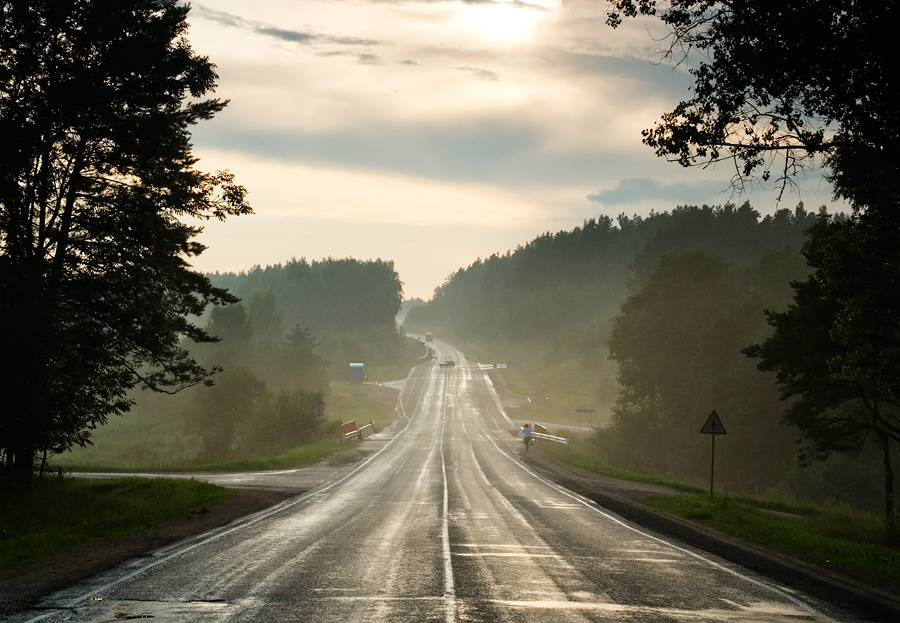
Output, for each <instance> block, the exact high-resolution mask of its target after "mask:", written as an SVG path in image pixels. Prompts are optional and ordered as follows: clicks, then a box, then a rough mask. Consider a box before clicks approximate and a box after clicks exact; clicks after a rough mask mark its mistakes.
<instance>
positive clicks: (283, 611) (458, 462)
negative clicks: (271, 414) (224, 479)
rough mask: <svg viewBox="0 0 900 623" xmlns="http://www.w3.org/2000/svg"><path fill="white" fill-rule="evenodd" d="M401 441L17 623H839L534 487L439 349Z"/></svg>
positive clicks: (489, 395)
mask: <svg viewBox="0 0 900 623" xmlns="http://www.w3.org/2000/svg"><path fill="white" fill-rule="evenodd" d="M435 348H436V349H437V351H438V352H437V360H441V359H447V358H451V357H452V358H455V359H456V361H457V367H455V368H439V367H438V366H437V364H436V363H433V364H432V363H428V364H425V365H422V366H419V367H418V368H416V369H414V370H413V372H412V373H411V375H410V378H409V380H408V381H407V383H406V386H405V388H404V390H403V392H402V393H401V397H400V407H399V411H400V412H401V415H402V418H401V422H400V423H399V425H398V426H396V427H395V429H396V430H395V433H394V434H392V435H388V436H384V438H383V439H381V440H376V441H366V444H370V445H371V444H374V445H375V447H376V448H377V451H376V452H374V453H373V454H371V455H370V456H369V457H368V458H367V459H366V460H365V461H363V462H361V463H359V464H356V465H353V466H351V467H348V468H345V469H343V470H341V471H338V472H336V473H334V474H332V475H331V476H329V477H328V478H327V479H325V480H324V482H322V483H321V484H320V485H318V486H317V487H315V488H314V489H312V490H310V491H309V492H307V493H304V494H302V495H299V496H297V497H295V498H291V499H289V500H287V501H286V502H284V503H282V504H281V505H279V506H277V507H273V508H272V509H269V510H266V511H263V512H262V513H259V514H257V515H253V516H251V517H249V518H245V519H243V520H241V521H239V522H236V523H234V524H231V525H229V526H226V527H224V528H221V529H219V530H216V531H213V532H210V533H207V534H205V535H201V536H198V537H195V538H193V539H189V540H187V541H182V542H180V543H178V544H175V545H173V546H170V547H168V548H166V549H163V550H159V551H156V552H153V553H151V554H148V555H147V556H146V557H144V558H141V559H137V560H134V561H132V562H131V563H129V564H127V565H124V566H122V567H119V568H117V569H115V570H113V571H111V572H109V573H106V574H103V575H101V576H98V577H95V578H93V579H91V580H89V581H87V582H84V583H81V584H78V585H76V586H73V587H70V588H69V589H67V590H65V591H62V592H59V593H57V594H55V595H52V596H49V597H47V598H45V599H44V600H43V601H42V602H41V603H40V604H39V607H38V608H37V609H34V610H31V611H29V612H23V613H20V614H19V615H16V616H14V617H13V618H11V619H10V620H11V621H17V622H18V621H79V622H80V621H85V622H101V621H103V622H112V621H121V620H136V619H143V620H156V621H185V622H188V621H190V622H195V621H197V622H205V621H235V622H245V621H246V622H254V621H260V622H262V621H265V622H271V621H303V622H323V623H326V622H327V623H352V622H369V621H390V622H397V621H404V622H405V621H409V622H420V621H444V622H453V621H461V622H462V621H485V622H506V621H510V622H512V621H515V622H535V623H537V622H541V623H563V622H566V623H568V622H576V621H617V622H628V621H654V622H655V621H688V622H695V621H710V622H713V621H715V622H722V621H741V622H757V621H760V622H761V621H766V622H787V621H791V622H795V621H849V620H854V619H852V618H850V617H848V616H847V615H846V614H842V613H840V612H838V611H836V610H834V609H832V608H831V607H830V606H828V605H827V604H823V603H820V602H815V601H813V600H812V599H810V598H807V597H805V596H803V595H798V594H794V593H790V592H788V591H787V590H785V589H782V588H779V587H778V586H776V585H774V584H772V583H770V582H769V581H767V580H765V579H762V578H759V577H757V576H754V575H752V574H750V573H749V572H746V571H744V570H742V569H740V568H739V567H735V566H733V565H731V564H729V563H725V562H722V561H720V560H718V559H715V558H713V557H710V556H708V555H706V554H702V553H699V552H697V551H695V550H691V549H688V548H686V547H684V546H680V545H678V544H676V543H672V542H669V541H667V540H665V539H661V538H659V537H657V536H654V535H652V534H650V533H648V532H646V531H644V530H643V529H641V528H640V527H636V526H632V525H630V524H627V523H626V522H623V521H622V520H620V519H618V518H617V517H615V516H614V515H612V514H610V513H608V512H606V511H604V510H603V509H600V508H598V507H597V506H596V505H595V504H593V503H591V502H588V501H586V500H584V499H583V498H580V497H579V496H576V495H574V494H572V493H569V492H568V491H566V490H564V489H562V488H560V487H558V486H557V485H555V484H553V483H550V482H548V481H546V480H543V479H542V478H540V477H538V476H537V475H536V474H533V473H532V472H531V471H529V469H528V468H527V467H526V466H525V465H523V463H522V462H521V460H520V458H519V452H520V451H521V448H520V447H519V445H518V444H517V440H515V438H514V437H512V436H511V435H510V429H511V428H512V424H511V423H510V422H509V420H508V419H507V418H506V416H505V414H504V413H503V412H502V409H501V408H500V405H499V400H498V399H497V397H496V394H495V393H494V392H493V389H492V388H491V386H490V384H489V382H488V381H487V380H486V377H485V376H484V373H483V372H482V371H481V370H479V369H478V368H477V367H475V366H472V367H470V366H468V365H467V364H466V362H465V361H464V360H463V359H462V355H461V354H460V353H459V352H458V351H455V350H453V349H451V348H450V347H449V346H447V345H445V344H443V343H440V342H436V343H435Z"/></svg>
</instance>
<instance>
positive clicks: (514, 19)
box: [466, 2, 536, 41]
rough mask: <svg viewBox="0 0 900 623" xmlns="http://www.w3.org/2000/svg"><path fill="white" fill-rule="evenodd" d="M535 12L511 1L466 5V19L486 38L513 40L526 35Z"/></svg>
mask: <svg viewBox="0 0 900 623" xmlns="http://www.w3.org/2000/svg"><path fill="white" fill-rule="evenodd" d="M535 13H536V11H534V10H531V9H527V8H522V7H516V6H515V5H514V4H513V3H512V2H493V3H490V4H473V5H470V6H468V7H466V21H467V22H468V23H469V26H470V27H471V28H472V29H473V30H475V31H477V32H478V33H480V34H481V36H483V37H484V38H486V39H491V40H495V41H514V40H516V39H523V38H524V37H526V36H527V35H528V33H529V31H530V30H531V26H532V24H533V23H534V18H535Z"/></svg>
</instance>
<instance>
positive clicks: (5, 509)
mask: <svg viewBox="0 0 900 623" xmlns="http://www.w3.org/2000/svg"><path fill="white" fill-rule="evenodd" d="M229 495H231V492H230V491H228V490H227V489H223V488H222V487H217V486H215V485H211V484H208V483H205V482H197V481H195V480H176V479H169V478H156V479H153V480H149V479H144V478H115V479H108V480H86V479H75V480H73V479H66V480H51V481H44V482H42V483H41V484H40V485H39V486H38V487H36V488H35V489H34V490H33V491H27V492H24V491H23V492H14V491H10V490H8V489H7V490H4V491H3V492H2V496H3V498H2V500H0V569H8V568H11V567H16V566H20V565H23V564H26V563H28V562H31V561H33V560H36V559H37V558H39V557H41V556H45V555H49V554H54V553H57V552H62V551H65V550H67V549H70V548H72V547H74V546H75V545H78V544H79V543H88V542H91V541H96V540H98V539H108V538H113V537H117V536H121V535H124V534H128V533H130V532H136V531H138V530H142V529H144V528H146V527H147V526H150V525H154V524H158V523H162V522H164V521H169V520H171V519H175V518H176V517H180V516H182V515H184V514H186V513H189V512H191V511H200V510H201V509H202V508H204V507H210V506H213V505H214V504H218V503H221V502H223V501H225V499H227V498H228V496H229Z"/></svg>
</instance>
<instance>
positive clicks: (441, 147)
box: [192, 117, 646, 194]
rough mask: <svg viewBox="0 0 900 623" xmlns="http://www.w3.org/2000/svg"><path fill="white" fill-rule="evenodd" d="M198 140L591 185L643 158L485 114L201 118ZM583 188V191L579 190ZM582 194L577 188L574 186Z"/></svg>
mask: <svg viewBox="0 0 900 623" xmlns="http://www.w3.org/2000/svg"><path fill="white" fill-rule="evenodd" d="M192 134H193V136H194V138H195V140H196V142H197V145H198V146H202V147H203V148H204V149H209V148H213V149H217V150H222V151H230V152H237V153H244V154H252V155H254V156H256V157H260V158H265V159H272V160H277V161H282V162H293V163H303V164H306V165H308V166H328V167H340V168H349V169H357V170H366V169H368V170H380V171H391V172H397V173H404V174H407V175H413V176H419V177H424V178H430V179H441V180H456V181H466V182H479V183H492V184H509V185H511V186H513V187H519V188H522V187H534V186H535V185H540V184H550V185H553V186H556V185H563V186H567V187H569V188H571V187H573V186H575V187H582V188H584V185H585V182H586V181H587V180H595V181H594V182H589V185H588V186H587V188H590V187H591V186H592V185H593V184H594V183H596V180H597V178H598V172H606V174H607V175H609V174H612V175H614V176H616V177H618V175H616V174H617V173H618V174H619V175H621V173H622V172H624V171H627V170H634V169H635V168H636V167H646V164H642V155H643V154H642V152H641V151H640V150H638V151H637V153H636V154H629V153H625V152H622V151H619V152H616V153H615V154H614V155H612V156H610V155H609V154H607V153H605V152H604V151H603V149H601V148H596V147H584V148H570V149H568V150H566V151H557V150H551V149H548V148H547V145H546V140H547V136H546V135H545V130H544V129H542V128H539V127H535V126H533V125H528V124H527V123H526V122H525V121H518V120H515V119H503V118H498V117H485V118H481V119H478V120H473V121H468V122H461V123H454V124H413V123H405V124H399V123H382V124H375V123H373V124H372V125H369V126H356V127H348V128H341V129H335V130H327V131H319V132H315V131H304V130H299V129H259V128H238V127H234V126H229V125H227V124H205V125H201V126H199V127H198V128H196V129H195V130H194V131H193V132H192ZM581 192H583V191H581ZM579 194H580V193H579Z"/></svg>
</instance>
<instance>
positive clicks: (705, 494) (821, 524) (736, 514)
mask: <svg viewBox="0 0 900 623" xmlns="http://www.w3.org/2000/svg"><path fill="white" fill-rule="evenodd" d="M538 450H539V451H541V452H544V453H546V454H549V455H551V456H553V457H555V458H558V459H559V460H561V461H564V462H565V463H568V464H570V465H574V466H577V467H581V468H584V469H587V470H590V471H594V472H597V473H600V474H604V475H606V476H610V477H613V478H623V479H626V480H637V481H640V482H651V483H656V484H664V485H669V486H672V487H675V488H677V489H680V490H682V491H685V492H686V495H679V496H666V497H655V498H650V499H649V500H647V504H648V505H649V506H651V507H653V508H655V509H657V510H660V511H663V512H667V513H672V514H674V515H677V516H679V517H683V518H685V519H688V520H690V521H693V522H697V523H700V524H703V525H705V526H709V527H711V528H715V529H716V530H720V531H722V532H725V533H727V534H731V535H734V536H737V537H740V538H742V539H746V540H747V541H750V542H752V543H756V544H759V545H762V546H765V547H768V548H771V549H773V550H775V551H779V552H782V553H783V554H786V555H788V556H792V557H795V558H799V559H801V560H806V561H808V562H812V563H816V564H821V565H824V566H827V567H833V568H837V569H841V570H844V571H845V572H847V573H848V574H850V575H852V576H853V577H856V578H860V579H868V580H874V581H877V582H884V583H887V584H889V585H891V586H893V587H897V588H900V550H898V549H893V548H890V547H887V546H886V545H885V544H884V521H883V518H881V517H880V516H877V515H873V514H871V513H863V512H855V511H851V510H848V509H845V508H821V507H814V506H802V505H798V504H792V503H787V502H785V501H783V500H774V499H767V498H754V497H750V496H733V495H728V494H721V493H717V494H716V495H715V497H714V498H712V499H710V496H709V490H708V489H701V488H698V487H695V486H692V485H688V484H684V483H679V482H673V481H671V480H667V479H665V478H660V477H657V476H654V475H652V474H643V473H639V472H634V471H630V470H625V469H620V468H617V467H615V466H611V465H608V464H606V463H604V462H603V461H602V460H601V459H600V457H599V456H598V455H597V454H596V453H595V452H593V451H592V450H591V447H590V443H589V441H588V437H587V435H581V436H574V437H571V438H570V442H569V448H566V447H565V446H563V445H561V444H552V443H545V444H541V445H540V446H539V447H538Z"/></svg>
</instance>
